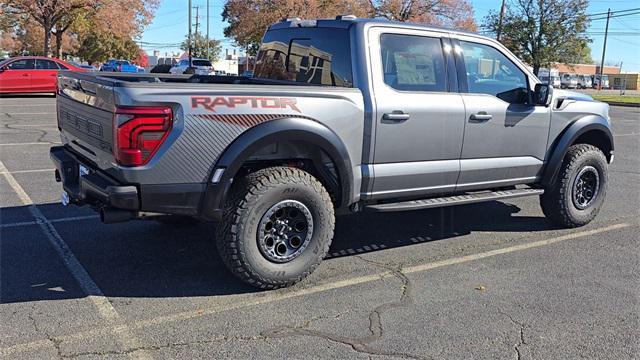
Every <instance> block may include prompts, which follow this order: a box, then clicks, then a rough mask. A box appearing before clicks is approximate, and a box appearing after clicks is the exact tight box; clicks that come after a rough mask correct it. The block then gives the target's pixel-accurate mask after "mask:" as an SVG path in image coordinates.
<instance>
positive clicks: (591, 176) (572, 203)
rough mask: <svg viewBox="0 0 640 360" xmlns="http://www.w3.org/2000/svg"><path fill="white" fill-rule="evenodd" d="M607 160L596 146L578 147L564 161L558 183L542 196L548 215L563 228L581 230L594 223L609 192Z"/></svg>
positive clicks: (570, 149) (581, 145)
mask: <svg viewBox="0 0 640 360" xmlns="http://www.w3.org/2000/svg"><path fill="white" fill-rule="evenodd" d="M607 185H608V168H607V159H606V157H605V156H604V154H603V153H602V151H600V149H598V148H597V147H595V146H593V145H588V144H576V145H573V146H571V147H570V148H569V150H568V151H567V154H566V155H565V157H564V160H563V161H562V166H561V168H560V172H559V174H558V177H557V179H556V182H555V184H553V185H552V186H550V187H549V188H548V189H546V190H545V192H544V194H542V195H541V196H540V205H541V207H542V211H543V212H544V214H545V216H546V217H547V218H548V219H549V220H551V221H552V222H554V223H555V224H557V225H560V226H563V227H569V228H573V227H578V226H583V225H586V224H588V223H589V222H590V221H591V220H593V219H594V218H595V217H596V215H598V212H600V208H602V204H603V202H604V198H605V195H606V192H607Z"/></svg>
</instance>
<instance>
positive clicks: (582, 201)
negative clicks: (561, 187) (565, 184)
mask: <svg viewBox="0 0 640 360" xmlns="http://www.w3.org/2000/svg"><path fill="white" fill-rule="evenodd" d="M599 191H600V175H599V173H598V170H596V168H594V167H593V166H585V167H583V168H582V169H581V170H580V172H578V175H577V176H576V179H575V180H574V182H573V204H574V205H575V206H576V207H577V208H578V209H580V210H584V209H586V208H588V207H589V206H590V205H591V204H593V202H594V200H595V199H596V198H597V196H598V192H599Z"/></svg>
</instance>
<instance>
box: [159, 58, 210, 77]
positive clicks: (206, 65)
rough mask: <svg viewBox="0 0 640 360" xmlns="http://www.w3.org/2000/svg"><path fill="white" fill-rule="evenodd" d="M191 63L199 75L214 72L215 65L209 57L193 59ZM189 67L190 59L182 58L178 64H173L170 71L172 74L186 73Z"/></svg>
mask: <svg viewBox="0 0 640 360" xmlns="http://www.w3.org/2000/svg"><path fill="white" fill-rule="evenodd" d="M191 65H192V67H193V68H194V69H195V72H194V73H195V74H197V75H209V74H211V73H213V65H211V61H209V60H207V59H196V58H192V59H191ZM188 68H189V59H182V60H180V61H179V62H178V63H177V64H175V65H173V66H172V67H171V69H169V72H170V73H171V74H184V73H185V71H187V69H188Z"/></svg>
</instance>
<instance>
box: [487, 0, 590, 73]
mask: <svg viewBox="0 0 640 360" xmlns="http://www.w3.org/2000/svg"><path fill="white" fill-rule="evenodd" d="M587 5H588V1H587V0H535V1H534V0H514V1H513V2H512V5H511V6H510V7H509V8H508V9H507V11H506V13H505V16H504V19H503V23H502V35H501V37H500V40H501V42H502V43H503V44H504V45H505V46H506V47H507V48H509V50H511V51H512V52H513V53H514V54H516V55H517V56H518V57H520V58H521V59H523V60H524V61H525V62H527V63H529V65H531V66H532V67H533V72H534V73H535V74H536V75H537V74H538V71H539V70H540V68H541V67H542V66H544V65H547V64H550V63H554V62H560V63H565V64H567V63H570V62H572V61H574V60H576V59H580V58H581V57H583V56H584V54H585V49H588V44H589V42H590V41H591V40H590V39H588V38H587V37H586V36H585V35H584V31H585V30H586V29H587V25H588V19H587V15H586V9H587ZM483 26H484V27H485V28H486V29H487V30H488V31H490V32H493V33H495V32H496V31H497V29H498V26H500V22H499V14H498V12H497V11H492V12H490V13H489V15H487V17H485V19H484V21H483Z"/></svg>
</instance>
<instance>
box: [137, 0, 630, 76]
mask: <svg viewBox="0 0 640 360" xmlns="http://www.w3.org/2000/svg"><path fill="white" fill-rule="evenodd" d="M471 2H472V4H473V7H474V10H475V17H476V21H477V22H478V23H480V22H481V20H482V18H483V17H484V16H485V15H486V14H487V12H488V11H489V10H492V9H498V8H499V7H500V0H472V1H471ZM192 3H193V6H199V7H200V14H199V15H200V26H201V29H202V32H203V33H204V32H205V30H206V3H207V1H206V0H192ZM223 4H224V0H209V18H210V23H209V34H210V36H211V37H213V38H216V39H223V38H224V35H223V29H224V27H225V25H226V24H225V23H224V22H223V21H222V17H221V16H220V14H221V13H222V8H223ZM507 4H509V0H508V1H507ZM639 4H640V3H639V2H638V0H615V1H598V0H591V1H590V5H589V9H588V10H587V12H588V13H590V14H595V13H602V12H606V11H607V8H611V10H612V11H616V10H625V9H631V8H637V7H640V6H639ZM193 17H194V18H193V19H194V20H193V21H194V23H195V9H194V10H193ZM187 21H188V9H187V0H161V5H160V8H159V9H158V11H157V12H156V16H155V18H154V20H153V22H152V23H151V24H150V25H149V26H148V27H147V28H146V29H145V31H144V33H143V35H142V38H141V39H140V40H141V41H143V42H145V43H143V49H145V50H147V52H149V53H151V51H152V50H153V49H157V50H159V51H160V52H161V54H162V55H164V54H165V52H171V51H174V52H177V51H179V49H178V47H177V46H172V44H177V43H180V42H181V41H182V40H183V39H184V37H185V36H186V34H187V30H188V29H187ZM605 22H606V21H605V20H597V21H593V22H592V23H591V26H590V28H589V32H591V33H599V32H603V31H604V28H605ZM609 31H610V32H613V33H614V35H609V40H608V41H607V55H606V61H607V62H615V63H619V62H620V61H622V63H623V64H622V70H623V71H634V72H639V71H640V14H636V15H631V16H625V17H620V18H613V19H611V22H610V23H609ZM621 31H625V32H627V33H629V32H634V33H637V34H638V35H634V36H630V35H623V34H618V35H616V34H615V33H616V32H621ZM590 36H591V38H592V39H593V42H592V43H591V50H592V57H593V59H594V60H595V61H597V62H599V61H600V58H601V56H602V45H603V39H604V36H603V35H596V34H593V35H590ZM223 41H224V42H223V45H224V47H225V48H232V47H233V43H232V42H231V41H230V40H224V39H223ZM154 44H164V45H162V47H160V45H157V46H156V45H154Z"/></svg>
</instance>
